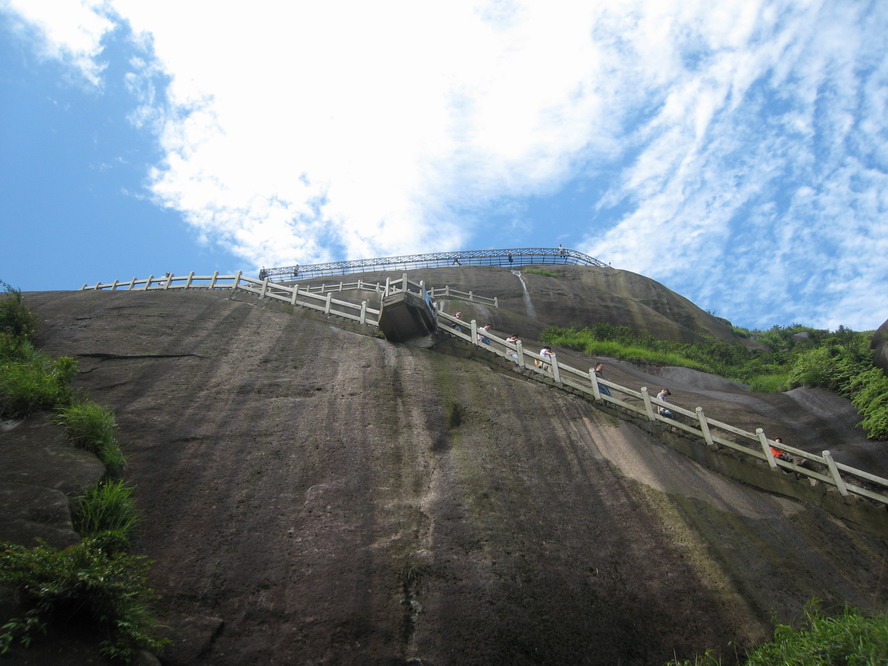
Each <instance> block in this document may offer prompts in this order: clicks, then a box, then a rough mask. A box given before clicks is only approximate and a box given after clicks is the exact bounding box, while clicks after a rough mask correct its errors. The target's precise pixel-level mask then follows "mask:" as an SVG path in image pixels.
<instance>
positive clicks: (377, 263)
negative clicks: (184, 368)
mask: <svg viewBox="0 0 888 666" xmlns="http://www.w3.org/2000/svg"><path fill="white" fill-rule="evenodd" d="M532 264H574V265H577V264H578V265H582V266H601V267H606V266H607V264H605V263H604V262H603V261H599V260H598V259H595V258H594V257H590V256H589V255H588V254H583V253H582V252H577V251H576V250H570V249H568V248H566V247H521V248H512V249H504V250H457V251H453V252H430V253H427V254H408V255H403V256H400V257H378V258H376V259H356V260H353V261H334V262H331V263H327V264H307V265H304V266H300V265H299V264H296V265H295V266H281V267H278V268H263V269H262V270H261V271H259V279H260V280H264V279H265V278H268V279H269V280H271V281H273V282H293V281H296V280H307V279H310V278H315V277H322V276H325V275H347V274H348V273H367V272H370V271H386V270H405V271H406V270H412V269H417V268H442V267H448V266H505V267H507V268H509V267H512V266H528V265H532Z"/></svg>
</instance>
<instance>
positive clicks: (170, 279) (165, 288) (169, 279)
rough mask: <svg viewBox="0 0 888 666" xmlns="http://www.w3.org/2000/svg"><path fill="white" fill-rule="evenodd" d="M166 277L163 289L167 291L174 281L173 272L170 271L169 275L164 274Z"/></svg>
mask: <svg viewBox="0 0 888 666" xmlns="http://www.w3.org/2000/svg"><path fill="white" fill-rule="evenodd" d="M167 276H168V277H167ZM164 277H165V278H166V281H165V282H164V283H163V290H164V291H166V290H167V289H169V288H170V284H172V282H173V275H172V273H168V274H167V275H164Z"/></svg>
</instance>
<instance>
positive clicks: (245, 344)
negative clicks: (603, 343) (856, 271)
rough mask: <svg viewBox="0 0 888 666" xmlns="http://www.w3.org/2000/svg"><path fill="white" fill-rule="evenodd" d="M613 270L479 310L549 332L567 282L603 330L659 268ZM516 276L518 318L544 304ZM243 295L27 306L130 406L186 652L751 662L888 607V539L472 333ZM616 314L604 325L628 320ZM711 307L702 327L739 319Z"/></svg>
mask: <svg viewBox="0 0 888 666" xmlns="http://www.w3.org/2000/svg"><path fill="white" fill-rule="evenodd" d="M473 270H477V269H473ZM491 270H494V269H491ZM556 270H561V269H556ZM606 270H609V269H600V271H599V270H593V271H590V275H588V276H586V275H583V274H582V272H581V271H580V272H578V273H577V274H576V275H573V276H571V277H570V278H569V279H568V278H565V279H564V280H555V279H554V278H547V277H545V276H529V275H526V276H524V280H525V281H526V283H527V284H528V288H529V290H530V294H529V296H530V298H531V300H532V303H533V304H534V306H535V307H534V309H535V311H536V319H532V318H531V319H528V318H526V317H525V314H526V312H525V310H523V309H522V310H521V311H520V314H519V315H516V314H514V313H509V312H508V311H507V310H506V309H505V307H504V308H501V309H500V310H494V309H492V308H490V309H486V310H484V309H479V308H476V307H475V306H472V305H470V306H469V307H468V308H466V307H463V306H464V305H465V304H462V303H460V304H459V305H460V307H461V308H462V309H464V310H467V311H469V312H470V313H471V314H472V316H473V317H477V318H479V319H480V318H481V317H482V316H484V315H485V314H486V315H489V316H490V318H491V319H497V321H496V324H497V328H498V329H501V330H509V329H511V328H513V327H514V328H515V332H517V333H519V334H520V335H522V336H524V337H525V339H527V340H531V339H532V335H533V332H534V330H535V328H537V329H538V328H540V327H542V326H543V325H544V324H545V321H541V320H542V319H543V317H544V315H546V316H548V313H550V312H551V311H553V310H554V308H555V306H553V305H551V302H552V301H551V300H550V299H549V298H548V297H547V296H546V295H545V293H548V292H547V291H546V290H548V291H549V292H552V293H553V294H555V293H556V292H557V296H558V300H560V301H563V300H565V299H566V300H567V301H568V302H570V303H574V305H570V306H564V308H565V311H569V312H576V313H577V316H578V317H579V316H580V315H581V313H582V312H584V310H583V309H582V303H583V302H584V301H585V302H586V303H587V307H589V308H591V307H593V306H592V305H591V303H589V301H590V298H589V296H588V294H589V291H588V289H586V290H585V291H584V288H583V287H582V285H583V284H586V283H591V284H593V285H597V284H598V283H597V282H596V281H597V280H605V281H606V280H611V282H610V283H608V284H611V286H613V285H614V284H619V283H620V280H632V279H634V278H631V277H628V276H624V277H619V276H615V277H614V278H611V277H610V276H604V277H598V276H596V275H594V274H595V273H598V272H602V273H604V272H606ZM452 271H453V272H454V273H457V272H458V271H462V272H463V273H468V272H469V270H468V269H452ZM500 273H501V277H502V280H503V284H506V281H508V282H509V284H510V286H509V290H510V291H508V293H505V294H504V295H502V296H501V304H502V305H510V306H514V307H518V306H519V305H521V306H522V307H523V305H524V297H523V295H522V293H521V285H520V282H519V281H518V279H517V277H516V276H514V275H512V274H511V273H509V272H507V271H500ZM615 273H616V272H615ZM537 278H539V280H537ZM446 280H447V277H446V276H439V278H437V279H436V280H435V283H436V284H442V283H443V282H444V281H446ZM549 280H552V283H551V284H550V283H549V282H547V281H549ZM642 280H643V279H642ZM496 284H498V283H496ZM595 288H596V289H597V287H595ZM626 288H627V289H629V286H627V287H626ZM478 290H479V291H482V290H481V289H480V288H479V289H478ZM489 291H491V290H490V289H486V290H484V291H483V293H488V292H489ZM633 293H634V292H633ZM583 294H586V296H584V295H583ZM670 294H671V292H669V293H660V294H651V295H648V296H644V295H643V296H638V297H633V298H636V300H637V301H638V303H637V312H638V313H647V314H645V316H648V315H649V313H651V312H656V313H658V314H657V315H649V316H650V317H653V318H656V317H658V316H660V315H662V316H663V317H664V319H665V318H666V314H665V313H664V312H662V311H670V308H673V307H679V305H681V304H682V300H683V299H681V298H680V297H677V296H675V295H670ZM488 295H498V294H496V293H493V294H488ZM225 296H226V295H225V294H220V293H208V292H199V291H189V292H184V291H178V292H172V291H169V292H160V291H156V292H147V293H146V292H132V293H125V292H116V293H111V292H98V293H97V292H70V293H59V292H56V293H39V294H27V295H26V299H27V303H28V305H29V306H31V307H32V308H33V309H34V311H35V312H36V313H37V314H38V315H40V316H41V317H42V318H43V319H44V321H45V327H44V334H43V342H44V344H45V347H46V348H47V349H48V351H50V352H51V353H54V354H58V355H62V354H65V355H71V356H74V357H76V358H77V359H78V360H79V361H80V375H79V378H78V380H77V385H78V387H82V388H84V389H86V390H88V392H89V394H90V397H91V398H92V399H93V400H96V401H97V402H99V403H101V404H104V405H106V406H108V407H111V408H113V409H114V410H115V411H116V414H117V420H118V423H119V425H120V433H119V438H120V441H121V444H122V447H123V449H124V451H125V453H126V455H127V457H128V460H129V476H130V480H131V481H132V482H133V483H134V484H135V486H136V488H137V495H138V501H139V505H140V507H141V508H142V510H143V512H144V513H145V521H144V525H143V533H142V536H141V538H140V540H139V543H138V548H139V550H141V551H142V552H144V553H146V554H147V555H148V556H149V557H150V558H151V559H152V560H154V561H155V564H154V567H153V569H152V583H153V585H154V586H155V588H156V589H157V591H158V592H159V593H160V594H161V599H160V601H159V612H160V615H161V618H162V620H163V621H165V622H166V623H168V624H169V625H170V626H171V632H172V637H173V639H174V644H173V646H172V647H171V649H170V651H169V653H168V654H167V657H166V658H167V659H168V661H169V663H173V664H185V663H206V664H250V663H255V664H260V663H262V664H264V663H305V662H312V663H315V662H326V663H404V662H406V661H407V660H421V661H422V662H424V663H435V664H489V663H590V664H615V663H625V664H655V663H663V662H665V661H666V660H668V659H671V658H673V656H675V655H677V656H679V657H689V656H691V655H693V654H695V653H702V652H703V651H704V650H706V649H707V648H714V649H716V650H718V651H720V652H721V654H722V655H723V657H725V658H726V659H727V660H731V659H733V657H732V655H734V654H735V653H736V652H735V651H736V650H739V652H740V653H741V654H742V649H743V647H745V646H748V645H750V644H752V643H755V642H756V641H759V640H761V639H763V638H764V637H765V636H766V635H767V633H768V631H769V622H770V619H771V613H772V612H773V613H776V615H777V617H778V618H779V619H780V620H782V621H789V620H791V619H793V618H797V617H798V615H799V613H800V609H801V606H802V604H804V602H805V601H807V600H808V599H809V598H811V597H814V596H816V597H818V598H820V599H823V600H825V601H826V602H827V603H837V604H841V603H850V604H852V605H855V606H859V607H861V608H867V609H871V608H873V607H874V605H875V606H883V605H884V602H883V601H882V600H883V599H884V598H885V595H884V594H881V593H880V586H882V585H884V582H881V581H880V578H879V576H878V572H879V571H880V567H881V566H882V564H883V562H884V557H885V554H886V552H888V533H886V535H882V536H880V535H878V534H873V533H872V531H870V532H863V531H859V530H856V529H855V528H854V526H853V525H850V524H845V523H844V522H843V521H841V520H837V519H835V518H834V517H832V516H830V515H828V514H826V513H825V512H823V511H822V510H820V509H818V508H817V507H815V506H810V505H804V504H800V503H797V502H793V501H790V500H788V499H784V498H781V497H779V496H774V495H769V494H766V493H763V492H760V491H757V490H754V489H753V488H751V487H748V486H745V485H741V484H738V483H735V482H733V481H730V480H728V479H726V478H723V477H721V476H719V475H717V474H715V473H714V472H711V471H709V470H707V469H705V468H703V467H701V466H699V465H697V464H696V463H695V462H693V461H691V460H689V459H687V458H685V457H683V456H681V455H679V454H677V453H675V452H674V451H673V450H672V449H670V448H668V447H666V446H663V445H662V444H661V443H659V442H658V441H657V439H656V438H655V437H653V436H652V435H651V434H650V433H649V432H647V431H645V430H643V429H640V428H639V427H636V426H635V425H632V424H629V423H626V422H622V421H619V420H616V419H614V418H613V417H612V416H610V415H608V414H605V413H603V412H600V411H597V410H596V409H595V408H594V407H593V406H592V405H591V404H590V403H589V402H586V401H585V400H582V399H580V398H578V397H574V396H571V395H568V394H565V393H563V392H560V391H558V390H556V389H554V388H552V387H550V386H547V385H544V384H541V383H538V382H535V381H532V380H530V379H529V378H527V377H525V376H523V375H521V374H518V373H517V372H515V371H513V370H510V369H509V368H508V366H507V365H505V364H504V365H498V364H496V363H491V362H489V361H487V360H486V359H485V358H484V357H483V355H482V356H479V355H478V354H477V353H476V352H473V351H472V350H471V349H470V348H468V346H466V345H462V343H458V342H443V343H441V344H439V345H437V346H436V347H434V348H432V349H418V348H414V347H410V346H403V345H394V344H391V343H387V342H386V341H384V340H383V339H381V338H379V337H375V336H374V334H373V331H372V330H370V329H358V328H357V327H353V328H352V329H351V330H345V329H343V328H340V326H339V324H340V322H339V321H338V320H335V319H333V318H331V319H330V320H329V321H324V320H323V318H322V317H320V316H316V315H312V314H310V313H307V312H305V311H297V312H296V313H295V314H290V313H288V312H285V311H280V310H279V309H277V308H263V307H261V304H260V303H259V302H258V301H256V300H255V299H253V298H252V297H250V296H244V297H239V299H237V300H231V299H228V298H226V297H225ZM673 296H675V298H674V299H673ZM595 300H596V304H595V306H594V307H596V308H599V309H598V310H594V313H595V314H594V315H583V316H584V317H586V319H585V320H586V321H588V320H590V319H593V318H597V317H604V316H605V314H606V312H607V311H608V310H607V308H608V307H615V306H610V305H607V301H608V298H606V297H605V296H603V295H602V296H600V297H597V298H596V299H595ZM630 300H631V299H630ZM445 305H446V306H447V308H448V311H453V310H454V309H456V308H455V307H452V306H454V305H455V304H454V303H447V304H445ZM559 307H561V306H559ZM633 307H636V306H633ZM691 311H692V310H691ZM558 312H560V310H559V311H558ZM586 312H588V310H586ZM704 315H705V313H703V314H702V315H699V318H697V317H694V318H691V319H687V320H685V321H684V322H683V323H679V324H677V325H676V326H677V328H676V329H675V330H676V331H677V332H676V335H678V337H683V336H685V335H687V336H688V337H693V336H699V335H703V334H704V331H706V330H710V329H708V328H707V327H712V330H713V331H718V330H719V329H718V326H719V324H718V323H717V321H716V320H714V318H711V317H710V318H709V319H707V316H704ZM553 316H554V315H553ZM639 316H641V315H639ZM553 323H564V324H569V323H571V322H570V321H569V320H568V321H564V320H560V321H555V322H553ZM577 323H582V322H577ZM613 323H620V322H613ZM665 325H666V324H664V326H665ZM520 326H525V327H527V328H520ZM723 326H725V325H723ZM509 332H512V331H511V330H509ZM713 334H714V333H713ZM563 353H564V354H565V357H566V358H570V360H569V362H571V363H572V364H580V363H589V362H590V359H583V358H581V357H579V355H575V356H573V357H572V356H571V355H570V354H569V353H568V352H563ZM580 367H582V366H580ZM608 372H609V375H608V377H609V378H611V379H614V380H615V381H619V382H621V383H626V384H628V385H637V383H638V382H641V381H644V382H647V383H650V382H651V381H652V380H653V382H657V381H658V380H662V381H664V382H665V381H667V380H668V381H669V383H670V385H671V386H674V387H675V390H674V391H673V393H674V394H675V396H676V402H678V401H679V399H686V400H688V401H694V400H697V399H699V400H701V401H702V402H705V403H706V405H707V407H706V409H707V413H709V411H710V409H712V410H714V411H715V410H716V405H721V406H722V409H723V411H724V412H725V417H726V418H728V417H735V418H736V419H739V420H740V421H743V420H744V419H745V420H746V421H748V422H750V423H755V424H757V425H758V424H762V423H764V426H765V427H766V428H772V429H776V428H780V431H781V433H783V434H784V439H785V440H786V439H787V435H789V434H790V433H792V435H790V437H792V436H793V435H794V436H795V441H796V442H801V441H802V440H803V439H804V438H806V437H808V436H810V437H811V439H813V440H814V441H813V443H811V444H810V445H811V446H813V447H817V446H820V445H823V444H824V443H829V444H830V446H831V447H832V448H833V449H838V448H839V445H840V444H841V441H842V440H843V439H844V437H843V435H845V434H847V433H851V432H853V423H844V424H838V423H832V424H830V423H828V421H829V419H828V418H826V417H824V416H822V415H820V414H818V413H816V412H815V411H812V408H811V407H810V404H809V403H811V401H812V400H813V398H811V397H810V396H806V397H803V398H799V397H792V396H760V395H751V394H748V393H746V392H745V391H743V390H742V387H736V386H732V385H730V384H729V383H727V384H726V383H717V384H712V380H711V379H706V378H705V376H699V374H690V375H683V374H674V375H669V374H668V371H667V370H661V371H655V370H653V369H646V370H643V369H639V368H634V367H632V366H630V365H628V364H618V363H611V364H609V367H608ZM631 382H635V384H632V383H631ZM651 385H654V384H651ZM707 401H708V402H707ZM815 402H816V401H815ZM818 404H819V406H818V407H817V409H820V410H822V409H824V407H823V405H830V404H831V403H830V402H829V400H828V399H825V400H824V401H821V403H818ZM829 408H830V409H837V408H838V407H836V406H835V405H833V406H832V407H829ZM785 414H789V415H790V416H789V418H787V419H785V420H782V417H783V415H785ZM731 422H734V421H731ZM738 425H744V424H743V423H738ZM861 439H862V438H861ZM859 444H860V447H859V448H860V450H858V451H857V452H856V453H854V454H853V455H856V456H866V455H869V454H870V453H871V451H870V449H867V448H866V446H865V444H863V443H859ZM834 452H835V451H834ZM839 455H840V454H839V453H837V457H839ZM874 457H877V456H874ZM415 663H419V662H415Z"/></svg>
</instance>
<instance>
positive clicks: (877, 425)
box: [849, 367, 888, 439]
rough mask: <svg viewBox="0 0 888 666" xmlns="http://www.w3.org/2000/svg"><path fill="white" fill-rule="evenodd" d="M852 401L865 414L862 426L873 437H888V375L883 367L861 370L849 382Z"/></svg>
mask: <svg viewBox="0 0 888 666" xmlns="http://www.w3.org/2000/svg"><path fill="white" fill-rule="evenodd" d="M849 390H850V391H851V392H852V393H853V394H854V396H853V397H852V398H851V402H852V403H854V406H855V407H857V409H858V410H859V411H860V413H861V414H862V415H863V421H861V423H860V425H861V427H862V428H863V429H864V430H865V431H866V433H867V436H869V437H872V438H873V439H888V377H886V376H885V373H884V372H882V369H881V368H877V367H873V368H870V369H869V370H866V371H865V372H861V373H860V374H859V375H857V376H856V377H854V378H853V379H852V380H851V381H850V382H849Z"/></svg>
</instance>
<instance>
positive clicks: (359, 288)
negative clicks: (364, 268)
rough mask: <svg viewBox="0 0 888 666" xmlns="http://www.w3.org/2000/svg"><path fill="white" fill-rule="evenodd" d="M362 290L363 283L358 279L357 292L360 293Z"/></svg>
mask: <svg viewBox="0 0 888 666" xmlns="http://www.w3.org/2000/svg"><path fill="white" fill-rule="evenodd" d="M363 289H364V281H363V280H362V279H361V278H358V291H362V290H363Z"/></svg>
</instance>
